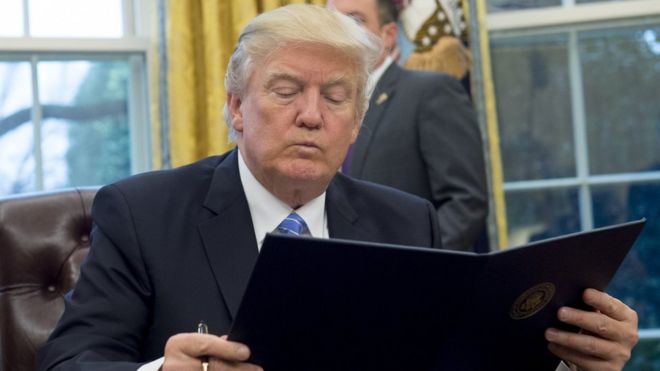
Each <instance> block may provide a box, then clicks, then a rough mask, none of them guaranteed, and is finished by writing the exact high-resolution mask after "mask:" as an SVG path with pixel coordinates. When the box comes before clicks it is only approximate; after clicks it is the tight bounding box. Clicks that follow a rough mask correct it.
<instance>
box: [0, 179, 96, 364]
mask: <svg viewBox="0 0 660 371" xmlns="http://www.w3.org/2000/svg"><path fill="white" fill-rule="evenodd" d="M96 191H97V189H96V188H85V189H68V190H62V191H55V192H42V193H33V194H27V195H16V196H9V197H5V198H0V370H4V371H23V370H26V371H27V370H30V371H32V370H34V369H35V356H36V351H37V349H39V347H40V346H41V345H42V344H43V343H44V342H45V341H46V339H47V338H48V335H50V333H51V331H52V330H53V328H54V327H55V325H56V323H57V321H58V319H59V318H60V316H61V315H62V312H63V310H64V300H63V296H64V294H66V293H67V291H69V290H70V289H71V288H72V287H73V285H74V283H75V282H76V280H77V279H78V276H79V274H80V264H81V263H82V261H83V259H84V257H85V256H86V255H87V252H88V251H89V234H90V230H91V227H92V219H91V216H90V210H91V204H92V199H93V198H94V195H95V194H96Z"/></svg>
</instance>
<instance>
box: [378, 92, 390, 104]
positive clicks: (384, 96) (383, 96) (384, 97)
mask: <svg viewBox="0 0 660 371" xmlns="http://www.w3.org/2000/svg"><path fill="white" fill-rule="evenodd" d="M387 98H389V96H388V95H387V93H380V95H379V96H378V98H376V105H377V106H380V105H381V104H383V103H385V101H386V100H387Z"/></svg>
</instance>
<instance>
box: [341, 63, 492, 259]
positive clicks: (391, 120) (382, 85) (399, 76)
mask: <svg viewBox="0 0 660 371" xmlns="http://www.w3.org/2000/svg"><path fill="white" fill-rule="evenodd" d="M352 151H353V152H352V158H351V161H350V167H349V171H348V174H349V175H350V176H353V177H355V178H358V179H362V180H368V181H370V182H375V183H379V184H384V185H387V186H390V187H394V188H396V189H400V190H402V191H405V192H409V193H412V194H414V195H417V196H420V197H423V198H425V199H427V200H429V201H431V203H433V205H434V206H435V207H436V209H437V212H438V221H439V223H440V232H441V234H442V242H443V245H444V247H445V248H447V249H452V250H471V249H472V247H473V245H474V243H475V241H477V239H478V238H479V236H480V234H482V233H483V231H484V230H485V225H486V224H485V223H486V215H487V214H488V196H487V186H486V170H485V166H484V150H483V144H482V141H481V132H480V131H479V127H478V125H477V119H476V115H475V113H474V110H473V108H472V103H471V102H470V98H469V97H468V95H467V94H466V92H465V89H464V88H463V86H461V84H460V82H459V81H458V80H456V79H455V78H453V77H451V76H449V75H446V74H440V73H434V72H427V71H424V72H422V71H410V70H406V69H403V68H401V67H399V66H398V65H397V64H396V63H392V64H391V65H390V66H389V67H388V68H387V70H386V71H385V73H384V74H383V76H382V77H381V78H380V79H379V81H378V83H377V84H376V87H375V89H374V92H373V94H372V95H371V100H370V102H369V109H368V110H367V113H366V115H365V117H364V120H363V122H362V128H361V129H360V135H359V136H358V139H357V141H356V142H355V144H354V145H353V149H352Z"/></svg>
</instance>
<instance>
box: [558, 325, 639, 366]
mask: <svg viewBox="0 0 660 371" xmlns="http://www.w3.org/2000/svg"><path fill="white" fill-rule="evenodd" d="M545 337H546V340H548V341H549V342H550V343H551V344H556V345H559V346H562V347H564V348H567V349H571V350H573V351H574V352H576V353H577V354H582V355H584V356H587V357H592V358H599V359H603V360H615V361H616V362H620V363H621V364H623V362H625V361H627V360H628V359H630V355H631V354H630V350H629V348H627V347H622V346H620V345H619V344H618V343H616V342H612V341H609V340H605V339H601V338H599V337H596V336H591V335H587V334H580V333H573V332H567V331H561V330H557V329H554V328H550V329H548V330H546V332H545ZM567 360H568V361H570V359H567Z"/></svg>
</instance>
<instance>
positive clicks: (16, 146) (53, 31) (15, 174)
mask: <svg viewBox="0 0 660 371" xmlns="http://www.w3.org/2000/svg"><path fill="white" fill-rule="evenodd" d="M141 10H144V9H142V8H138V7H136V4H133V2H132V1H129V0H123V1H122V0H95V1H93V2H90V1H86V0H58V1H56V2H54V1H50V0H9V1H7V0H3V2H2V3H1V4H0V195H6V194H12V193H21V192H30V191H40V190H50V189H56V188H63V187H73V186H86V185H101V184H106V183H109V182H112V181H115V180H117V179H119V178H123V177H125V176H128V175H130V174H132V173H136V172H140V171H144V170H148V168H149V158H150V151H149V141H148V133H149V128H148V119H147V104H146V102H147V99H146V85H147V84H146V67H145V66H146V60H147V56H148V55H147V45H148V43H147V41H146V38H144V37H141V36H138V35H140V33H141V32H142V31H140V30H141V29H143V28H144V24H140V23H139V22H136V19H134V16H133V15H134V14H140V11H141ZM5 20H7V23H5ZM16 20H22V21H16ZM12 22H13V23H12Z"/></svg>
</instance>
